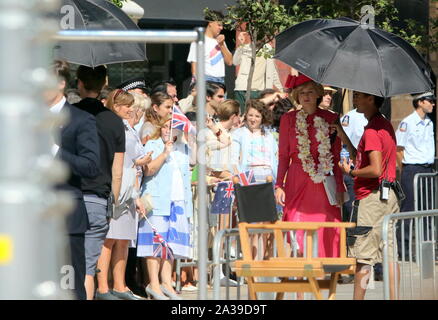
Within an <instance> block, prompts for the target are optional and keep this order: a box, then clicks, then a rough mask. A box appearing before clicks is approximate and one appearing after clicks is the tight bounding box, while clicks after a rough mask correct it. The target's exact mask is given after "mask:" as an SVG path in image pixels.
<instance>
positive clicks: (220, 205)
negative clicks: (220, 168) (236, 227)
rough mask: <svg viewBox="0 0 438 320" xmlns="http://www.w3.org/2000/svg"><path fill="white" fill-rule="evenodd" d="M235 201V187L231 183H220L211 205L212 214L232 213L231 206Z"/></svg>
mask: <svg viewBox="0 0 438 320" xmlns="http://www.w3.org/2000/svg"><path fill="white" fill-rule="evenodd" d="M233 199H234V187H233V183H232V182H231V181H225V182H219V183H218V184H217V189H216V193H215V195H214V199H213V202H212V203H211V207H210V213H211V214H228V213H231V205H232V203H233Z"/></svg>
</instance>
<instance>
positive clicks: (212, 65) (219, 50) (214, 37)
mask: <svg viewBox="0 0 438 320" xmlns="http://www.w3.org/2000/svg"><path fill="white" fill-rule="evenodd" d="M223 18H224V16H223V14H222V13H221V12H219V11H211V14H210V15H207V16H205V20H206V21H207V22H208V25H207V28H206V29H205V54H204V58H205V80H206V81H213V82H220V83H225V63H226V64H227V65H229V66H231V65H232V64H233V55H232V54H231V52H230V50H228V48H227V44H226V43H225V36H224V35H223V34H220V33H221V31H222V29H223V28H224V27H223V23H222V20H223ZM196 61H197V58H196V43H195V42H192V44H191V45H190V52H189V56H188V58H187V62H190V63H191V66H192V83H193V82H195V80H196Z"/></svg>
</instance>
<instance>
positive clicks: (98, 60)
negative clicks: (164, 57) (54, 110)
mask: <svg viewBox="0 0 438 320" xmlns="http://www.w3.org/2000/svg"><path fill="white" fill-rule="evenodd" d="M52 16H53V15H52ZM56 18H57V19H59V24H60V28H61V30H139V28H138V26H137V25H136V24H135V23H134V22H133V21H132V20H131V19H130V18H129V17H128V16H127V15H126V14H125V13H124V12H123V11H122V10H121V9H120V8H118V7H117V6H115V5H114V4H112V3H110V2H109V1H106V0H63V1H62V5H61V8H60V10H59V12H57V13H56ZM54 57H55V58H56V59H61V60H66V61H68V62H72V63H77V64H82V65H86V66H90V67H95V66H98V65H102V64H110V63H120V62H131V61H144V60H146V45H145V44H140V43H132V42H91V41H88V42H84V41H61V42H59V43H58V44H57V45H56V46H55V48H54Z"/></svg>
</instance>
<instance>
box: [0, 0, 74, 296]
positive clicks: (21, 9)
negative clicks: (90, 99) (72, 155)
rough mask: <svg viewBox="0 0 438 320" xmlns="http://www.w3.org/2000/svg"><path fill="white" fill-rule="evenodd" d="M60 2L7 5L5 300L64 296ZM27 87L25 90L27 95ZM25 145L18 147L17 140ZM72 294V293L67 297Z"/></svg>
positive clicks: (0, 56)
mask: <svg viewBox="0 0 438 320" xmlns="http://www.w3.org/2000/svg"><path fill="white" fill-rule="evenodd" d="M55 9H56V2H55V1H52V0H46V1H36V0H16V1H8V0H0V43H1V44H2V46H1V47H2V48H7V50H5V49H3V50H0V69H1V72H0V106H1V107H0V144H1V146H2V157H1V158H0V167H1V168H2V170H1V171H0V284H1V285H0V299H55V298H61V297H62V294H61V292H66V291H67V290H66V291H60V287H61V283H62V282H61V281H60V280H61V277H62V274H61V273H60V272H61V271H60V270H61V265H62V264H66V263H65V260H64V258H65V252H66V250H65V246H64V244H65V238H66V230H65V216H64V214H65V213H66V212H68V211H69V210H71V208H72V205H73V203H72V200H71V198H70V197H68V196H66V195H65V194H60V193H55V192H53V190H52V187H53V185H54V184H55V183H59V182H61V181H63V180H65V178H66V170H65V167H63V166H62V165H61V164H60V163H59V162H57V161H55V160H54V159H53V156H51V155H50V148H51V142H50V141H51V134H50V131H51V127H52V126H53V125H54V124H55V121H57V119H56V118H55V117H51V116H50V113H49V110H48V107H47V106H45V105H44V102H43V101H42V98H41V93H42V92H43V91H44V90H47V89H48V86H49V85H50V84H54V82H51V81H50V80H51V79H50V76H49V75H48V72H47V66H48V64H49V57H50V54H49V53H50V52H49V45H48V43H47V41H48V35H47V31H48V30H50V29H52V30H53V31H55V28H53V25H51V24H50V21H48V20H45V19H43V18H42V17H43V15H44V13H45V12H49V11H53V10H55ZM23 88H25V89H24V90H23ZM17 142H18V143H17ZM64 297H66V296H64Z"/></svg>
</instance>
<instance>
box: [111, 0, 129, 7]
mask: <svg viewBox="0 0 438 320" xmlns="http://www.w3.org/2000/svg"><path fill="white" fill-rule="evenodd" d="M109 1H110V2H112V3H114V4H115V5H116V6H118V7H119V8H121V7H122V6H123V2H126V1H127V0H109Z"/></svg>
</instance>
